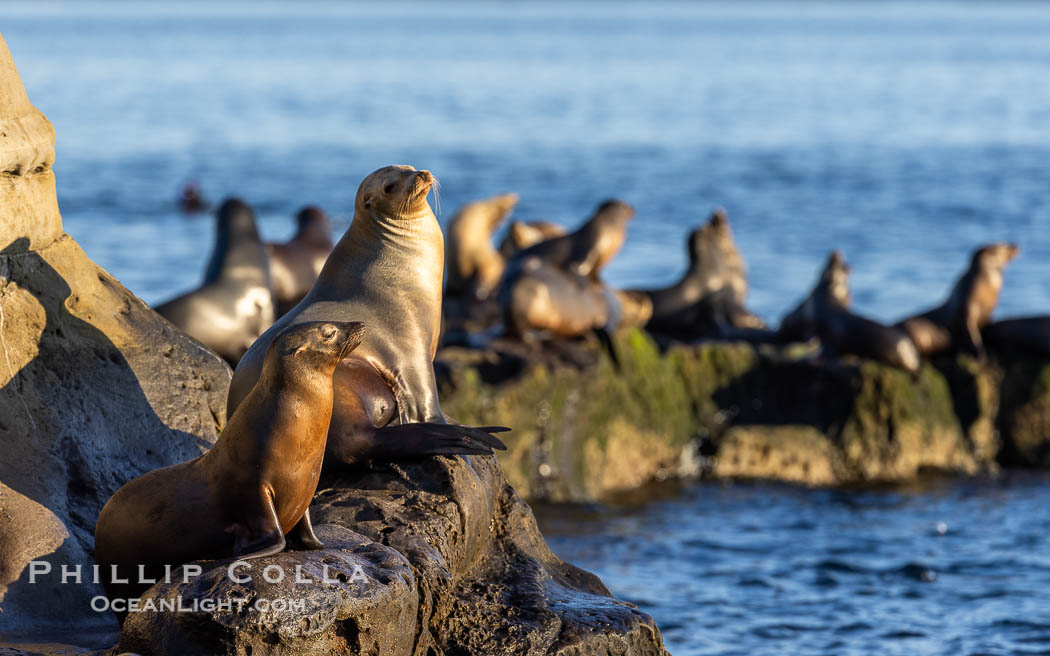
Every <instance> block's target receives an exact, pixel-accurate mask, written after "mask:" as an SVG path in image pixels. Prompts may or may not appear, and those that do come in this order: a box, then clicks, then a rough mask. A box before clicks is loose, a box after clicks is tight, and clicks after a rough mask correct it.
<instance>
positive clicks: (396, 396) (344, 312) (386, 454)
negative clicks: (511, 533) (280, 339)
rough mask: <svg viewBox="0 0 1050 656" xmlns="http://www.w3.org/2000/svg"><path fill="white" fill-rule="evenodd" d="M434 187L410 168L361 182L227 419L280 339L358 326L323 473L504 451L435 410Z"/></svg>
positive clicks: (264, 341) (244, 362)
mask: <svg viewBox="0 0 1050 656" xmlns="http://www.w3.org/2000/svg"><path fill="white" fill-rule="evenodd" d="M434 182H435V178H434V176H433V175H431V173H430V171H425V170H424V171H417V170H415V169H414V168H412V167H411V166H388V167H385V168H381V169H379V170H377V171H375V172H373V173H371V174H370V175H368V177H366V178H365V179H364V181H363V182H362V183H361V186H360V187H359V188H358V190H357V196H356V199H355V201H354V218H353V221H352V222H351V223H350V227H349V228H348V229H347V231H346V234H344V235H343V237H342V239H340V240H339V242H338V243H337V244H336V246H335V249H333V250H332V253H331V255H329V257H328V261H327V262H326V263H325V266H324V269H322V270H321V275H320V276H318V278H317V281H316V282H315V283H314V286H313V287H312V288H311V289H310V292H309V293H308V294H307V295H306V298H304V299H303V300H302V302H301V303H299V304H298V305H296V306H295V307H294V308H292V310H291V311H290V312H288V314H286V315H284V316H283V317H281V318H280V319H279V320H278V321H277V323H275V324H274V325H273V326H271V327H270V329H269V330H267V331H266V332H265V333H263V334H262V336H260V337H259V339H258V340H256V341H255V343H254V344H253V345H252V347H251V348H250V349H248V352H247V353H245V354H244V357H243V358H241V361H240V363H239V364H238V365H237V369H236V371H235V372H234V374H233V380H232V382H231V383H230V392H229V397H228V399H227V412H228V413H231V412H233V411H234V410H235V409H236V408H237V407H238V405H239V404H240V403H241V401H242V400H243V399H244V398H245V397H246V396H247V394H248V391H249V390H251V389H252V386H253V385H255V382H256V381H257V380H258V379H259V375H260V372H261V371H262V361H263V355H264V353H265V352H266V349H267V348H268V347H269V345H270V342H272V341H273V340H274V338H275V337H276V336H277V335H278V334H279V333H280V332H281V331H282V330H284V329H285V328H288V327H290V326H294V325H297V324H300V323H303V322H309V321H349V320H354V321H362V322H364V323H365V325H366V326H368V332H367V334H366V336H365V338H364V341H363V342H362V343H361V345H360V346H358V347H357V349H356V350H355V351H354V353H353V354H352V355H351V356H350V357H349V358H347V360H346V361H345V362H343V363H342V364H341V365H340V366H339V368H338V370H337V372H336V375H335V387H336V389H335V397H336V400H337V401H336V404H335V409H334V410H333V414H332V423H331V427H330V429H329V435H328V453H329V455H330V456H331V458H330V459H326V463H333V462H349V463H356V462H359V461H361V460H364V459H369V458H372V459H380V458H396V457H403V456H413V455H414V456H424V455H436V454H446V455H451V454H468V453H475V454H491V453H492V449H493V448H506V447H504V446H503V443H502V442H500V441H499V440H498V439H496V438H495V437H492V436H491V435H489V433H490V432H497V431H499V430H507V429H503V428H499V427H495V428H489V427H485V428H470V427H466V426H457V425H454V424H449V423H448V422H447V420H446V417H445V415H444V413H443V412H442V411H441V405H440V403H439V402H438V392H437V381H436V379H435V376H434V354H435V351H436V350H437V343H438V336H439V329H440V323H441V283H442V277H443V269H444V264H445V253H444V240H443V238H442V235H441V227H440V226H439V225H438V222H437V219H436V218H435V217H434V212H433V211H432V210H431V209H430V204H429V203H428V202H427V195H428V194H429V192H430V189H431V187H432V186H433V184H434ZM392 422H396V424H392Z"/></svg>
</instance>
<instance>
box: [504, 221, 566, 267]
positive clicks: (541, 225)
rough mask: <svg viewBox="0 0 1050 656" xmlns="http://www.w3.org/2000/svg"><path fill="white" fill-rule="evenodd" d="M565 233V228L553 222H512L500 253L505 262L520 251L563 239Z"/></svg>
mask: <svg viewBox="0 0 1050 656" xmlns="http://www.w3.org/2000/svg"><path fill="white" fill-rule="evenodd" d="M565 232H566V230H565V228H564V227H563V226H560V225H558V224H557V223H554V222H553V221H511V222H510V227H509V228H507V234H506V235H504V237H503V240H502V241H501V242H500V244H499V252H500V255H502V256H503V258H504V259H505V260H506V259H510V258H511V257H512V256H513V255H514V254H515V253H517V252H518V251H522V250H525V249H526V248H528V247H529V246H532V245H533V244H538V243H540V242H541V241H547V240H548V239H554V238H555V237H561V236H562V235H564V234H565Z"/></svg>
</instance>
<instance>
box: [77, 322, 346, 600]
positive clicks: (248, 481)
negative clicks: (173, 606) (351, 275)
mask: <svg viewBox="0 0 1050 656" xmlns="http://www.w3.org/2000/svg"><path fill="white" fill-rule="evenodd" d="M364 334H365V331H364V328H363V326H362V324H360V323H356V322H354V323H345V322H336V321H312V322H305V323H299V324H295V325H293V326H290V327H288V328H285V329H283V330H282V331H280V332H279V333H278V334H277V335H276V336H275V338H274V339H273V340H272V341H271V342H270V343H269V345H268V347H267V349H266V353H265V356H264V358H263V365H262V372H261V375H260V377H259V382H258V383H257V384H256V385H255V386H254V387H253V388H252V389H251V391H250V392H249V393H248V395H247V396H246V397H245V398H244V400H243V401H242V403H241V404H240V405H239V406H238V407H237V410H236V411H235V412H234V413H233V414H232V416H231V417H230V420H229V422H227V424H226V427H225V428H224V429H223V431H222V433H221V434H220V435H219V439H218V440H217V441H216V442H215V445H214V446H213V447H212V448H211V450H210V451H208V452H207V453H205V454H204V455H201V456H199V457H197V458H195V459H194V460H190V461H188V462H183V463H180V464H177V465H172V466H170V467H165V468H163V469H157V470H154V471H151V472H148V473H146V474H143V475H142V476H139V477H138V478H135V479H133V480H131V481H130V482H128V483H125V484H124V485H123V486H122V487H121V488H120V489H118V490H117V492H116V493H115V494H114V495H113V496H112V497H111V498H110V499H109V501H107V502H106V505H105V506H104V507H103V508H102V512H101V513H100V514H99V516H98V521H97V523H96V525H95V558H96V560H97V561H98V563H99V564H100V565H102V570H103V571H104V572H105V573H106V574H107V576H108V575H110V574H111V572H112V566H114V565H115V566H117V577H119V578H127V579H129V581H131V583H128V585H127V587H120V585H117V582H116V581H115V580H114V579H110V580H109V581H107V594H109V595H110V596H111V598H112V597H116V596H120V595H123V596H125V597H128V596H130V597H135V596H138V595H140V594H141V593H142V592H143V591H144V589H145V585H143V584H140V579H141V577H142V576H143V575H144V576H146V577H150V578H152V577H153V576H154V575H155V574H157V573H158V572H161V571H163V568H164V566H165V565H172V566H177V565H181V564H184V563H187V562H190V561H193V560H200V559H205V558H207V559H213V558H227V557H236V558H240V559H247V558H258V557H261V556H268V555H271V554H275V553H277V552H279V551H281V550H283V549H284V548H285V544H286V540H285V536H286V535H287V536H288V537H289V538H291V539H292V540H293V541H295V543H296V544H297V546H301V547H304V548H307V549H319V548H321V546H322V545H321V542H320V541H319V540H318V539H317V536H315V535H314V532H313V528H312V526H311V525H310V513H309V510H308V509H309V506H310V500H311V499H312V498H313V495H314V492H315V491H316V489H317V481H318V478H319V476H320V474H321V460H322V457H323V456H324V449H325V439H326V437H327V435H328V424H329V421H330V420H331V417H332V400H333V389H332V376H333V373H334V371H335V368H336V365H338V363H339V361H340V360H342V359H343V358H344V357H346V355H347V354H348V353H350V352H351V351H353V350H354V348H356V347H357V346H358V345H359V344H360V343H361V340H362V337H363V336H364ZM139 566H143V568H144V569H143V571H142V573H140V572H139V569H138V568H139Z"/></svg>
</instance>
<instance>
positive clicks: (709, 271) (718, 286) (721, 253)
mask: <svg viewBox="0 0 1050 656" xmlns="http://www.w3.org/2000/svg"><path fill="white" fill-rule="evenodd" d="M686 244H687V249H686V250H687V254H688V257H689V267H688V269H687V270H686V272H685V274H684V275H683V276H682V278H681V279H680V280H679V281H678V282H676V283H675V284H673V285H671V286H670V287H665V288H662V289H651V290H635V291H637V292H639V293H642V294H645V295H647V296H648V297H649V298H650V300H651V301H652V305H653V311H652V318H651V319H650V320H649V322H648V323H647V324H646V329H647V330H649V331H650V332H653V333H656V334H660V335H666V336H668V337H673V338H677V339H685V340H695V339H700V338H704V337H715V338H721V337H726V336H730V335H732V334H733V333H735V332H736V329H742V330H761V329H764V328H765V322H764V321H762V319H761V318H759V317H757V316H756V315H754V314H752V313H751V312H749V311H748V310H747V309H746V308H745V307H744V300H745V299H746V297H747V268H746V266H745V264H744V259H743V257H741V255H740V251H739V250H738V249H737V246H736V242H735V240H734V239H733V233H732V230H731V229H730V227H729V216H728V215H727V213H726V211H725V210H724V209H723V208H721V207H719V208H716V209H715V210H714V212H713V213H712V214H711V218H710V219H708V221H707V223H705V224H704V225H703V226H701V227H699V228H697V229H696V230H693V231H692V232H691V233H689V237H688V239H687V242H686Z"/></svg>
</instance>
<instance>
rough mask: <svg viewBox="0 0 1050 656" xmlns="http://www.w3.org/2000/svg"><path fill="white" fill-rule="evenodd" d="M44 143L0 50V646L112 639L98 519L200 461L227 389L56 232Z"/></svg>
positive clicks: (45, 128) (200, 358) (49, 147)
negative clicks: (149, 479)
mask: <svg viewBox="0 0 1050 656" xmlns="http://www.w3.org/2000/svg"><path fill="white" fill-rule="evenodd" d="M54 144H55V133H54V129H53V128H52V126H51V123H50V122H49V121H48V120H47V119H46V118H45V117H44V115H43V114H41V113H40V112H39V111H38V110H37V109H36V108H35V107H33V106H32V105H31V104H30V103H29V100H28V98H27V97H26V93H25V90H24V89H23V87H22V82H21V79H20V78H19V76H18V72H17V70H16V69H15V66H14V63H13V61H12V58H11V54H10V53H9V51H8V49H7V45H6V43H5V42H4V41H3V38H2V37H0V449H2V450H3V454H4V455H3V457H2V458H0V642H2V641H13V640H20V639H23V638H34V639H51V638H65V639H71V638H79V639H80V640H82V641H85V640H86V643H90V642H92V641H96V640H97V641H103V642H104V641H105V640H107V639H108V638H106V633H107V632H110V633H115V631H116V628H117V627H116V622H115V620H114V619H113V616H112V615H110V614H103V613H97V612H94V611H93V610H92V609H91V606H90V600H91V598H92V597H94V596H96V595H100V594H102V589H101V587H100V586H98V585H96V584H94V583H92V582H91V580H92V576H91V571H90V567H91V566H92V565H93V564H94V563H93V560H92V544H93V540H92V535H93V532H94V527H95V519H96V518H97V517H98V513H99V510H101V508H102V505H103V504H104V503H105V501H106V500H107V499H108V498H109V496H110V495H111V494H112V493H113V492H114V491H116V489H117V488H118V487H120V486H121V485H122V484H123V483H125V482H127V481H128V480H130V479H131V478H133V477H135V476H138V475H139V474H142V473H143V472H145V471H148V470H151V469H155V468H158V467H164V466H167V465H170V464H174V463H176V462H180V461H183V460H187V459H189V458H192V457H195V456H197V455H199V454H200V453H202V452H203V451H204V450H206V449H207V448H208V447H209V446H210V444H211V443H213V442H214V441H215V438H216V436H217V435H218V431H219V428H220V426H219V424H220V422H221V418H222V417H225V414H226V413H225V399H226V388H227V386H228V385H229V380H230V371H229V369H228V367H227V366H226V365H225V364H224V363H223V362H222V361H221V360H220V359H219V358H218V357H217V356H216V355H214V354H213V353H211V352H210V351H207V350H206V349H204V348H203V347H201V346H200V345H199V344H198V343H196V342H195V341H193V340H191V339H189V338H188V337H185V336H184V335H181V334H180V333H178V332H177V331H175V330H174V329H173V328H172V327H171V326H170V324H168V323H167V322H166V321H164V320H163V319H161V318H160V317H159V316H157V315H156V314H155V313H154V312H152V311H151V310H150V309H149V308H148V307H146V305H145V304H144V303H143V302H142V301H140V300H139V299H138V298H136V297H135V296H134V295H133V294H131V293H130V292H129V291H128V290H127V289H125V288H124V287H123V286H122V285H121V284H120V283H119V282H118V281H117V280H116V279H114V278H113V277H112V276H110V275H109V274H108V273H107V272H106V271H104V270H102V269H101V268H99V267H98V266H97V265H95V263H93V262H92V261H91V260H90V259H89V258H88V257H87V255H86V254H85V253H84V251H82V250H81V249H80V247H79V246H78V245H77V243H76V242H75V241H74V240H73V239H72V238H71V237H70V236H69V235H67V234H65V232H63V230H62V219H61V216H60V215H59V212H58V202H57V199H56V196H55V176H54V173H53V171H52V169H51V166H52V164H53V162H54V158H55V149H54ZM32 561H46V562H47V563H50V564H51V569H52V571H51V573H50V574H49V575H41V576H39V577H36V581H35V582H30V570H31V567H30V563H31V562H32ZM62 565H66V566H68V567H69V568H70V570H69V571H71V572H72V571H75V569H73V568H75V567H76V566H80V567H81V572H82V578H81V583H80V584H75V583H73V579H69V580H68V582H67V583H65V584H63V583H62V579H61V567H62ZM38 567H39V568H41V569H42V568H44V567H45V566H44V565H42V564H41V565H38ZM86 636H96V637H94V638H86Z"/></svg>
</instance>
